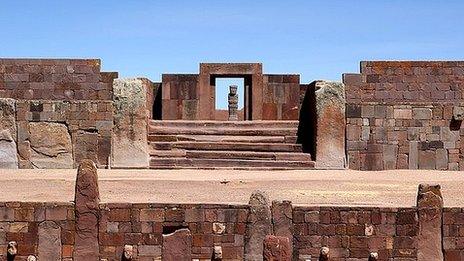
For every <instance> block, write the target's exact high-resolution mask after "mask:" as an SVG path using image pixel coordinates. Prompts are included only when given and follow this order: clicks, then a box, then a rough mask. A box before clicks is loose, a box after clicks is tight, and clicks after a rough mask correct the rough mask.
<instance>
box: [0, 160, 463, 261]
mask: <svg viewBox="0 0 464 261" xmlns="http://www.w3.org/2000/svg"><path fill="white" fill-rule="evenodd" d="M442 202H443V201H442V198H441V193H440V187H439V186H429V185H421V186H419V192H418V201H417V206H411V207H407V208H391V207H388V208H382V207H349V206H346V207H324V206H295V205H292V203H291V202H290V201H273V202H271V201H270V200H269V198H268V197H267V196H266V194H264V193H262V192H259V191H257V192H254V193H253V194H252V195H251V197H250V202H249V204H243V205H239V204H234V205H227V204H159V203H99V194H98V181H97V169H96V167H95V165H94V164H93V163H92V162H91V161H84V162H83V163H82V164H81V165H80V166H79V169H78V175H77V181H76V200H75V203H22V202H4V203H0V245H2V246H3V247H2V248H0V259H2V258H3V259H5V257H6V256H7V255H8V254H7V245H8V244H9V245H12V246H15V248H16V254H14V251H10V252H11V253H13V254H14V255H16V259H15V260H25V259H26V257H28V256H30V255H33V256H35V257H37V258H38V260H115V261H116V260H160V259H162V260H194V259H197V260H309V259H310V260H314V258H316V259H317V258H320V259H319V260H327V259H324V258H329V259H328V260H366V259H367V258H368V257H369V256H374V257H375V256H377V258H378V259H370V260H390V259H397V260H442V259H444V260H446V261H450V260H452V261H454V260H461V259H462V258H463V257H464V250H463V242H464V241H463V240H464V237H463V235H462V231H461V230H462V226H463V223H464V221H463V220H464V219H463V218H464V208H443V206H442V204H443V203H442ZM123 255H125V256H126V257H124V258H122V256H123ZM10 256H11V254H10ZM3 259H2V260H3Z"/></svg>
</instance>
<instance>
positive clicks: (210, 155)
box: [186, 150, 311, 161]
mask: <svg viewBox="0 0 464 261" xmlns="http://www.w3.org/2000/svg"><path fill="white" fill-rule="evenodd" d="M186 157H187V158H191V159H192V158H201V159H243V160H255V159H256V160H260V159H265V160H284V161H311V155H310V154H307V153H297V152H294V153H289V152H255V151H200V150H194V151H186Z"/></svg>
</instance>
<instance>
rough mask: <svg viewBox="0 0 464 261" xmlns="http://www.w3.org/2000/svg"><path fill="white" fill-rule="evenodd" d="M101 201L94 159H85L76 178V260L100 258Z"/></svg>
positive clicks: (90, 260) (83, 260)
mask: <svg viewBox="0 0 464 261" xmlns="http://www.w3.org/2000/svg"><path fill="white" fill-rule="evenodd" d="M99 203H100V195H99V190H98V177H97V168H96V167H95V164H94V163H93V162H92V161H90V160H83V161H82V162H81V163H80V164H79V168H78V170H77V178H76V192H75V215H76V235H75V237H76V238H75V245H74V254H73V257H74V261H93V260H99V247H98V221H99V218H100V211H99Z"/></svg>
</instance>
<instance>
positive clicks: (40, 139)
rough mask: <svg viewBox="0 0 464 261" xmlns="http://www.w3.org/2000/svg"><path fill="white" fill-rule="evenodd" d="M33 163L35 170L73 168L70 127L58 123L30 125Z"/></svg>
mask: <svg viewBox="0 0 464 261" xmlns="http://www.w3.org/2000/svg"><path fill="white" fill-rule="evenodd" d="M29 132H30V134H29V141H30V146H31V157H30V160H31V163H32V166H33V167H34V168H39V169H48V168H50V169H51V168H58V169H62V168H72V167H73V154H72V143H71V136H70V134H69V130H68V127H67V126H66V125H65V124H62V123H56V122H31V123H29Z"/></svg>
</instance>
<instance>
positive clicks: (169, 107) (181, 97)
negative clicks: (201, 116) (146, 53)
mask: <svg viewBox="0 0 464 261" xmlns="http://www.w3.org/2000/svg"><path fill="white" fill-rule="evenodd" d="M162 82H163V83H162V90H161V94H162V101H161V102H162V104H161V112H162V119H163V120H181V119H183V120H195V119H197V116H198V99H199V89H198V74H163V76H162Z"/></svg>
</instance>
